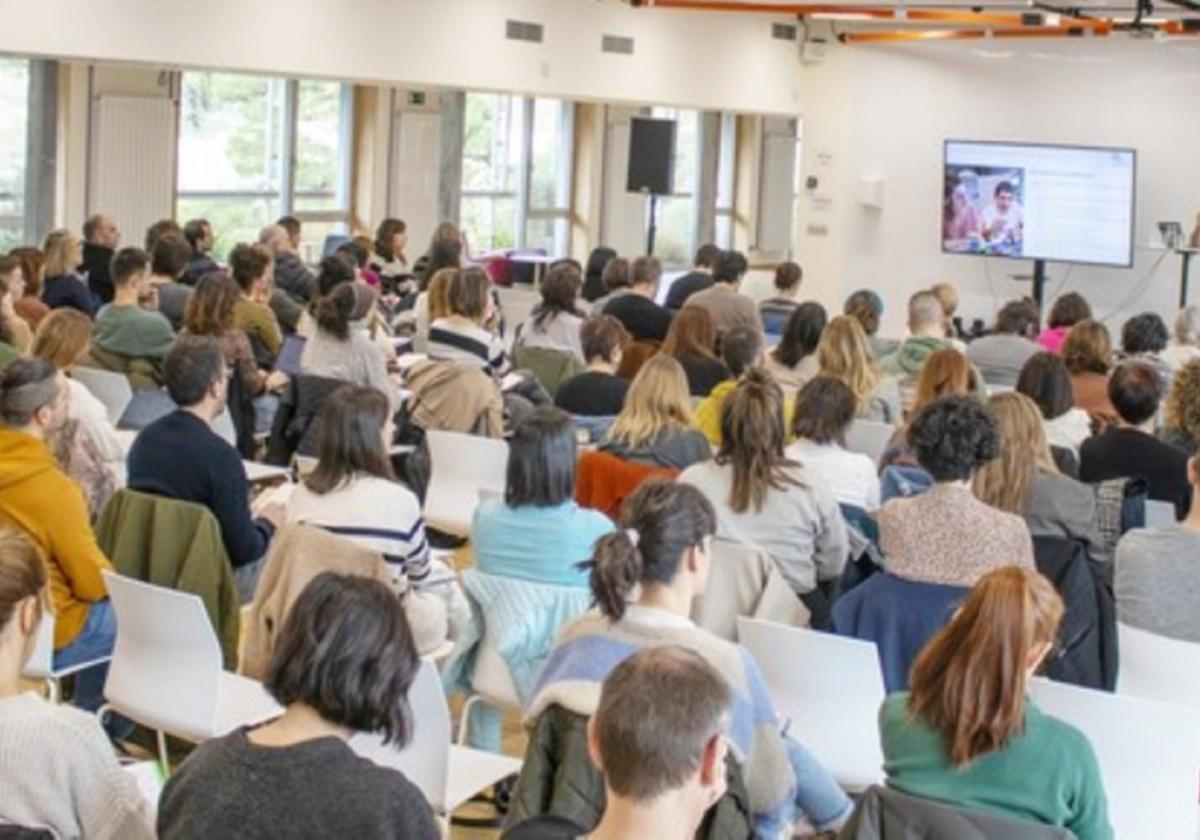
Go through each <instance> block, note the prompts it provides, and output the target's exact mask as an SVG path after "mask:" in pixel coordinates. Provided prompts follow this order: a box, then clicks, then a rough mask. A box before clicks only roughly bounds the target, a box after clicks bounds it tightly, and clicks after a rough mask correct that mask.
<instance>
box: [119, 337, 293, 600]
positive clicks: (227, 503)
mask: <svg viewBox="0 0 1200 840" xmlns="http://www.w3.org/2000/svg"><path fill="white" fill-rule="evenodd" d="M163 379H164V380H165V381H166V386H167V392H168V393H169V394H170V395H171V399H172V400H174V401H175V405H176V406H178V408H177V409H176V410H175V411H174V412H172V413H171V414H168V415H167V416H166V417H163V418H161V419H160V420H156V421H155V422H154V423H151V424H150V425H149V426H147V427H146V428H145V429H143V430H142V431H141V432H140V433H139V434H138V436H137V439H136V440H135V441H134V444H133V448H132V449H130V451H129V478H128V483H129V487H130V489H133V490H139V491H141V492H143V493H152V494H154V495H158V496H167V497H169V498H172V499H179V500H181V501H185V502H195V503H196V504H201V505H204V506H205V507H206V508H208V509H209V510H211V511H212V512H213V515H214V516H216V518H217V522H218V523H219V524H220V526H221V538H222V540H223V541H224V543H225V550H226V551H227V552H228V553H229V560H230V562H231V563H232V565H233V573H234V578H235V579H236V581H237V586H238V593H239V595H240V596H241V597H242V600H243V602H245V601H249V600H250V599H251V598H252V597H253V595H254V588H255V586H256V585H257V583H258V575H259V573H260V572H261V570H262V565H263V563H262V561H263V558H264V556H265V555H266V551H267V545H268V544H269V543H270V541H271V537H272V536H273V535H274V533H275V529H276V528H278V527H279V526H280V525H282V524H283V521H284V509H283V507H282V506H281V505H278V504H272V505H268V506H267V507H266V508H265V509H264V510H263V511H262V515H261V516H259V517H258V518H252V517H251V515H250V503H249V493H248V491H247V486H246V472H245V468H244V467H243V465H242V459H241V456H240V455H238V452H237V450H236V449H234V448H233V447H232V446H231V445H230V444H229V443H228V442H226V441H225V440H224V439H222V438H221V437H220V435H218V434H217V433H216V432H214V431H213V430H212V425H211V424H212V421H213V419H214V418H215V417H217V416H218V415H219V414H220V413H221V412H222V411H224V410H225V399H226V391H227V389H228V382H229V372H228V370H227V368H226V367H225V357H224V355H223V354H222V353H221V347H220V345H219V344H218V343H217V340H216V339H214V338H210V337H206V336H180V337H179V338H178V339H176V341H175V344H174V345H173V346H172V347H171V350H170V352H168V353H167V356H166V358H165V359H164V361H163Z"/></svg>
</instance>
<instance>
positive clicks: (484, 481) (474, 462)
mask: <svg viewBox="0 0 1200 840" xmlns="http://www.w3.org/2000/svg"><path fill="white" fill-rule="evenodd" d="M425 440H426V442H427V443H428V445H429V467H430V476H429V489H428V490H426V492H425V521H426V522H427V523H428V524H430V525H432V526H433V527H435V528H437V529H438V530H440V531H445V532H447V533H451V534H458V535H460V536H467V535H469V534H470V533H471V519H472V517H473V516H474V513H475V508H476V506H477V505H478V504H479V491H480V490H499V491H500V492H501V493H503V492H504V488H505V484H506V479H507V473H508V444H507V443H505V442H504V441H503V440H497V439H494V438H486V437H479V436H477V435H466V434H462V433H459V432H442V431H436V430H431V431H429V432H427V433H426V435H425Z"/></svg>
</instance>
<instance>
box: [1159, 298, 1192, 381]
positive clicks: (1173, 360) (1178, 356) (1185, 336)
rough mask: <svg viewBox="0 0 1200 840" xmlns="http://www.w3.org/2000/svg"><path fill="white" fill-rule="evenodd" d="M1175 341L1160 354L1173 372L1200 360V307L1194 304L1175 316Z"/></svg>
mask: <svg viewBox="0 0 1200 840" xmlns="http://www.w3.org/2000/svg"><path fill="white" fill-rule="evenodd" d="M1174 333H1175V334H1174V336H1173V337H1174V341H1173V342H1172V343H1171V345H1170V346H1169V347H1167V349H1166V350H1163V351H1162V352H1161V353H1159V354H1158V357H1159V359H1161V360H1162V362H1163V363H1164V364H1165V365H1166V366H1167V367H1169V368H1170V369H1171V370H1172V371H1173V372H1174V371H1178V370H1179V369H1180V368H1182V367H1183V366H1184V365H1186V364H1187V363H1188V362H1191V361H1194V360H1196V359H1200V306H1197V305H1196V304H1194V303H1193V304H1192V305H1191V306H1185V307H1184V308H1183V309H1180V310H1179V314H1178V315H1176V316H1175V329H1174Z"/></svg>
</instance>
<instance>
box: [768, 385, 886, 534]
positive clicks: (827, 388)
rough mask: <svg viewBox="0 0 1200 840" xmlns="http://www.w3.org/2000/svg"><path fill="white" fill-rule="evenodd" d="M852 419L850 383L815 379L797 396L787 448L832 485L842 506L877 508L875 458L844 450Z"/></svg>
mask: <svg viewBox="0 0 1200 840" xmlns="http://www.w3.org/2000/svg"><path fill="white" fill-rule="evenodd" d="M853 422H854V392H853V391H851V390H850V387H849V386H848V385H846V383H844V382H842V381H841V380H839V379H833V378H832V377H828V376H818V377H816V378H815V379H811V380H809V382H808V384H806V385H805V386H804V387H803V388H801V389H800V393H799V394H797V395H796V407H795V411H794V413H793V417H792V424H791V433H792V436H793V437H795V439H796V442H795V443H793V444H792V445H791V446H789V447H788V448H787V449H786V450H785V453H786V455H787V457H788V458H790V459H792V460H793V461H796V462H797V463H799V464H800V465H801V466H802V467H803V468H804V471H805V473H806V474H807V475H809V476H811V477H812V478H813V480H814V481H815V482H816V483H817V484H820V485H823V486H824V487H826V488H828V489H829V492H830V493H832V494H833V498H834V499H836V500H837V503H838V504H839V505H850V506H852V507H856V508H858V509H860V510H864V511H866V512H868V513H873V512H874V511H876V510H879V476H878V474H877V473H876V471H875V462H874V461H872V460H871V459H870V458H868V457H867V456H866V455H861V454H859V453H857V452H848V451H847V450H846V431H847V430H848V429H849V428H850V424H851V423H853Z"/></svg>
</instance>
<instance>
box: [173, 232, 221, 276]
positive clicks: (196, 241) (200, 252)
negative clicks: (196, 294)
mask: <svg viewBox="0 0 1200 840" xmlns="http://www.w3.org/2000/svg"><path fill="white" fill-rule="evenodd" d="M183 238H184V239H186V240H187V243H188V245H190V246H192V258H191V259H190V260H188V265H187V268H186V269H184V272H183V276H182V277H180V278H179V282H180V283H183V284H184V285H185V286H196V285H197V284H198V283H199V282H200V278H201V277H203V276H204V275H205V274H211V273H212V272H214V271H220V270H221V266H219V265H218V264H217V261H216V260H214V259H213V258H212V257H210V256H209V255H208V254H209V251H211V250H212V249H213V245H215V244H216V242H217V237H216V236H215V235H214V234H213V229H212V225H210V224H209V223H208V219H191V220H189V221H188V223H187V224H186V225H184V226H183Z"/></svg>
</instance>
